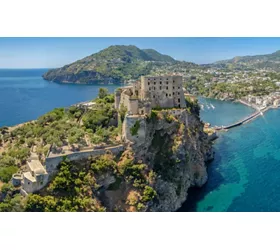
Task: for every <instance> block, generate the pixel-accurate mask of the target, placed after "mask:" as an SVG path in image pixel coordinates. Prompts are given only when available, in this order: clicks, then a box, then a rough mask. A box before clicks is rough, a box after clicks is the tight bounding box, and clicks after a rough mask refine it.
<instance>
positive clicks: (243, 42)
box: [0, 37, 280, 68]
mask: <svg viewBox="0 0 280 250" xmlns="http://www.w3.org/2000/svg"><path fill="white" fill-rule="evenodd" d="M110 45H135V46H137V47H138V48H140V49H148V48H152V49H155V50H157V51H158V52H160V53H162V54H166V55H169V56H172V57H173V58H175V59H177V60H185V61H189V62H194V63H198V64H204V63H212V62H215V61H218V60H223V59H231V58H233V57H235V56H245V55H261V54H269V53H273V52H275V51H277V50H280V37H279V38H93V37H92V38H28V37H26V38H3V37H0V68H56V67H61V66H64V65H65V64H69V63H71V62H74V61H76V60H78V59H81V58H83V57H85V56H88V55H91V54H93V53H96V52H98V51H100V50H102V49H105V48H106V47H108V46H110Z"/></svg>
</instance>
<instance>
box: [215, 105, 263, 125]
mask: <svg viewBox="0 0 280 250" xmlns="http://www.w3.org/2000/svg"><path fill="white" fill-rule="evenodd" d="M265 111H266V110H265ZM261 114H262V112H261V111H257V112H255V113H253V114H251V115H249V116H247V117H245V118H244V119H242V120H241V121H238V122H235V123H233V124H230V125H227V126H215V127H214V129H215V130H223V129H231V128H234V127H237V126H240V125H242V124H244V123H246V122H249V121H251V120H253V119H254V118H256V117H258V116H259V115H261Z"/></svg>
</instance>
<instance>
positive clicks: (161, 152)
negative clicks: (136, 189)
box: [123, 109, 214, 211]
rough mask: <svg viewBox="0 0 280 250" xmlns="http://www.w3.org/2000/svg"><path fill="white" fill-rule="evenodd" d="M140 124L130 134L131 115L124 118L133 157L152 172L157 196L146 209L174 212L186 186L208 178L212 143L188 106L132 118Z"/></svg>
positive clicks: (125, 132) (184, 196)
mask: <svg viewBox="0 0 280 250" xmlns="http://www.w3.org/2000/svg"><path fill="white" fill-rule="evenodd" d="M135 119H137V121H138V124H140V127H139V129H138V131H137V134H135V135H133V136H132V135H129V133H130V132H129V131H130V130H131V126H133V117H129V116H127V117H126V118H125V121H124V130H123V132H124V137H125V138H124V139H125V140H126V141H127V142H130V143H131V150H132V151H133V152H134V156H135V160H136V161H141V162H143V163H145V164H147V166H148V167H149V168H150V169H152V170H153V172H154V173H155V176H156V178H155V182H154V185H153V188H154V189H155V191H156V192H157V197H156V198H155V199H154V200H153V201H152V202H150V204H149V206H148V208H147V210H148V211H176V210H177V209H178V208H180V206H181V205H182V203H183V202H184V201H185V200H186V199H187V193H188V189H189V188H190V187H192V186H199V187H200V186H202V185H203V184H205V183H206V181H207V179H208V175H207V168H206V164H205V163H206V162H207V161H210V160H212V159H213V154H214V153H213V150H212V144H211V141H210V139H209V138H208V136H207V135H206V134H205V133H204V132H203V123H202V122H201V121H200V119H199V116H198V115H197V114H194V113H191V112H188V110H187V109H173V110H172V109H171V110H165V111H153V112H152V115H151V117H148V118H147V117H146V118H145V117H142V118H140V117H137V118H135Z"/></svg>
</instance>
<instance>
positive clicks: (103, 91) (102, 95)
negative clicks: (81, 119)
mask: <svg viewBox="0 0 280 250" xmlns="http://www.w3.org/2000/svg"><path fill="white" fill-rule="evenodd" d="M108 93H109V92H108V89H106V88H100V89H99V93H98V98H100V99H103V98H105V97H106V96H107V95H108Z"/></svg>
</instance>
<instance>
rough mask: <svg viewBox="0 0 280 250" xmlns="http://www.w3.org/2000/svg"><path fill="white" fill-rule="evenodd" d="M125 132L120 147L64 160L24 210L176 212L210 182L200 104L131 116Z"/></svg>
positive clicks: (210, 154) (209, 147)
mask: <svg viewBox="0 0 280 250" xmlns="http://www.w3.org/2000/svg"><path fill="white" fill-rule="evenodd" d="M122 136H123V140H124V145H123V147H121V149H120V150H116V151H115V152H113V151H112V150H111V151H109V150H105V151H104V152H103V153H102V154H101V155H94V154H93V152H89V153H86V154H84V153H83V154H79V157H77V156H75V155H74V156H73V157H68V158H67V159H64V160H63V161H62V162H61V163H60V164H59V165H58V166H57V171H56V174H54V175H53V176H52V180H51V181H50V183H49V185H48V186H47V187H45V188H44V189H42V190H40V191H39V194H38V195H37V194H32V195H29V196H28V198H27V202H26V207H25V211H176V210H177V209H178V208H180V207H181V205H182V203H183V202H184V201H185V200H186V199H187V194H188V189H189V188H190V187H192V186H199V187H200V186H202V185H203V184H205V182H206V181H207V178H208V176H207V171H206V170H207V169H206V164H205V162H207V161H209V160H211V159H212V158H213V151H212V144H211V142H210V139H211V138H208V136H207V135H206V134H205V133H204V132H203V124H202V122H201V121H200V119H199V115H198V110H197V108H196V106H195V105H193V106H189V107H187V108H186V109H169V110H160V111H155V110H153V111H152V112H151V115H150V116H149V117H147V116H144V115H143V116H129V115H127V116H125V118H124V122H123V129H122ZM55 165H57V164H55Z"/></svg>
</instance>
